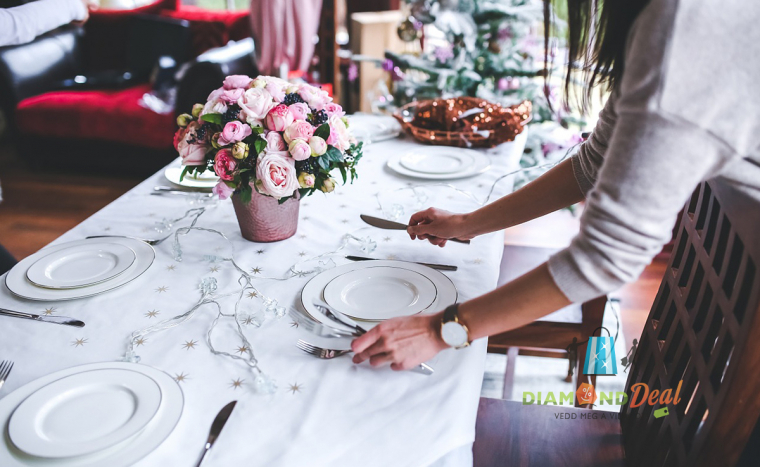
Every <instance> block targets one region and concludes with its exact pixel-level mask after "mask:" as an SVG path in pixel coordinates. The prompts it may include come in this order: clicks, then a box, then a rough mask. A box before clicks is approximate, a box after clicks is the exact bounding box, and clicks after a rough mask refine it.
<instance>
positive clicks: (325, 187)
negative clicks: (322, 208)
mask: <svg viewBox="0 0 760 467" xmlns="http://www.w3.org/2000/svg"><path fill="white" fill-rule="evenodd" d="M319 190H320V191H322V192H323V193H332V191H333V190H335V180H333V179H332V178H326V179H325V181H324V182H322V186H321V187H319Z"/></svg>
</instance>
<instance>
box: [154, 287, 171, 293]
mask: <svg viewBox="0 0 760 467" xmlns="http://www.w3.org/2000/svg"><path fill="white" fill-rule="evenodd" d="M167 290H169V287H166V286H165V285H162V286H161V287H158V288H157V289H156V293H164V292H166V291H167Z"/></svg>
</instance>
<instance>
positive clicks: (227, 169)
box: [214, 149, 237, 181]
mask: <svg viewBox="0 0 760 467" xmlns="http://www.w3.org/2000/svg"><path fill="white" fill-rule="evenodd" d="M235 169H237V161H236V160H235V159H234V158H233V157H232V151H230V150H229V149H220V150H219V152H217V153H216V157H215V158H214V172H216V174H217V175H218V176H219V178H221V179H222V180H228V181H230V180H232V179H233V178H235Z"/></svg>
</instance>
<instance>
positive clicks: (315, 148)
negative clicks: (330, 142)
mask: <svg viewBox="0 0 760 467" xmlns="http://www.w3.org/2000/svg"><path fill="white" fill-rule="evenodd" d="M309 147H310V148H311V153H312V154H313V155H315V156H321V155H322V154H324V153H326V152H327V142H326V141H325V140H324V139H322V138H320V137H319V136H312V137H311V138H309Z"/></svg>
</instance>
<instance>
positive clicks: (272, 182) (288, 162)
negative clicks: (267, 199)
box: [256, 153, 298, 199]
mask: <svg viewBox="0 0 760 467" xmlns="http://www.w3.org/2000/svg"><path fill="white" fill-rule="evenodd" d="M256 178H257V181H258V182H260V183H258V184H257V186H259V187H260V190H259V191H261V192H262V193H264V194H265V195H269V196H272V197H274V198H277V199H280V198H283V197H285V196H291V195H292V194H293V192H294V191H295V190H296V189H298V177H297V176H296V165H295V161H294V160H293V159H291V158H289V157H285V156H282V155H280V154H275V153H269V154H264V156H260V157H259V160H258V163H257V164H256Z"/></svg>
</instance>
